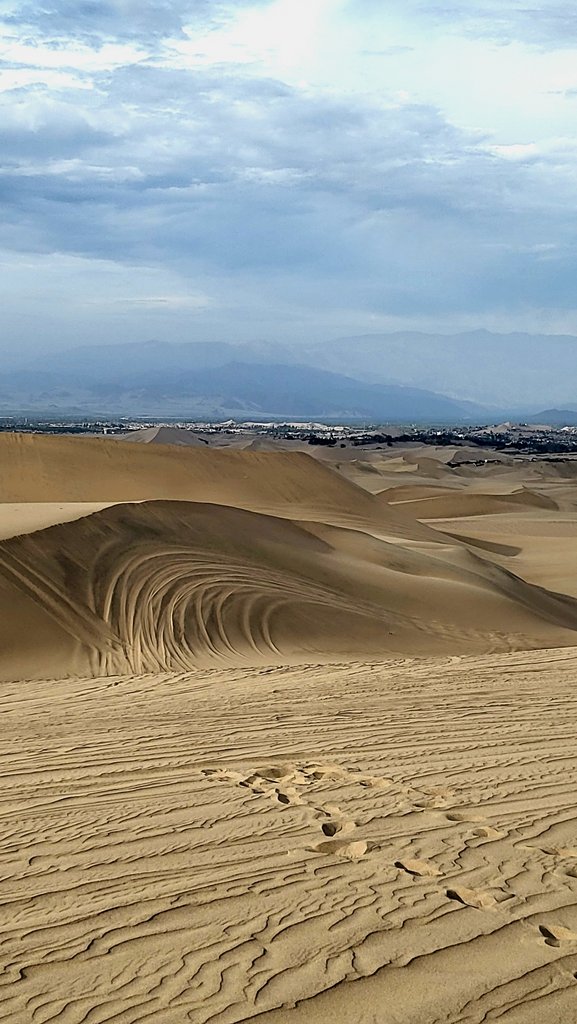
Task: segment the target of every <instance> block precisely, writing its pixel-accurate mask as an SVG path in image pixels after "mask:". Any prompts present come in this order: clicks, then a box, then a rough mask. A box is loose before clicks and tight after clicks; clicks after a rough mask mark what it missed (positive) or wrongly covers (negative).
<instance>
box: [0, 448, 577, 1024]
mask: <svg viewBox="0 0 577 1024" xmlns="http://www.w3.org/2000/svg"><path fill="white" fill-rule="evenodd" d="M247 443H248V442H247V441H246V439H245V440H243V442H242V444H244V445H246V444H247ZM264 447H265V448H268V447H269V445H265V446H264ZM331 453H332V454H331ZM353 454H354V458H353V457H344V458H343V457H342V456H340V455H339V452H338V451H336V450H334V449H330V450H329V453H327V452H321V451H320V450H319V451H318V452H317V451H311V452H306V453H305V452H300V451H298V450H292V451H286V450H285V451H282V450H281V451H279V450H276V449H274V448H273V450H271V451H268V450H261V446H260V444H257V445H255V446H254V447H248V448H246V447H245V449H244V450H243V448H242V447H240V442H239V446H238V447H235V445H231V446H230V447H225V446H223V447H220V448H219V447H216V450H213V449H212V448H211V449H207V446H205V445H201V446H198V447H197V446H181V447H177V446H174V445H170V444H168V445H166V444H154V443H152V444H122V443H119V442H118V441H117V440H106V439H104V440H103V439H95V438H89V439H87V438H49V437H33V436H19V435H7V434H1V435H0V460H1V465H2V474H1V475H0V611H1V613H2V614H1V616H0V713H1V716H2V722H3V733H2V740H0V777H1V778H2V787H1V790H0V818H1V820H2V837H3V838H2V845H1V846H0V863H1V865H2V872H1V874H0V922H1V924H0V951H1V954H2V960H3V967H4V974H3V978H2V984H1V985H0V1020H1V1021H6V1022H8V1024H38V1022H40V1024H104V1022H114V1024H140V1022H144V1021H150V1022H151V1024H187V1022H190V1021H193V1022H194V1024H236V1022H240V1021H245V1020H251V1019H254V1018H256V1019H260V1020H262V1021H263V1022H266V1024H305V1022H306V1024H329V1022H330V1024H401V1022H402V1024H437V1022H438V1024H440V1022H441V1021H442V1022H444V1024H481V1022H485V1021H487V1022H488V1021H491V1020H499V1021H500V1022H502V1024H542V1022H543V1021H551V1022H552V1024H577V980H576V978H577V812H576V810H575V785H576V784H577V748H576V745H575V731H576V729H577V705H576V701H575V675H576V673H577V653H576V652H577V585H576V584H575V580H576V579H577V543H576V542H577V477H576V475H575V472H574V470H573V469H572V468H571V467H570V466H568V465H563V464H560V465H559V466H557V465H554V464H550V463H538V462H531V463H523V461H522V460H507V461H503V462H501V463H498V464H496V465H491V464H487V465H485V464H483V465H478V466H477V465H458V464H457V463H460V461H461V460H462V458H463V454H462V453H459V452H455V451H453V450H446V449H439V450H438V451H437V450H435V449H430V450H427V449H422V448H420V447H415V446H407V448H406V450H404V451H403V450H400V451H399V450H397V451H395V449H392V450H390V451H382V450H376V449H374V448H373V449H372V450H366V451H356V452H354V453H353ZM465 455H467V456H468V453H465Z"/></svg>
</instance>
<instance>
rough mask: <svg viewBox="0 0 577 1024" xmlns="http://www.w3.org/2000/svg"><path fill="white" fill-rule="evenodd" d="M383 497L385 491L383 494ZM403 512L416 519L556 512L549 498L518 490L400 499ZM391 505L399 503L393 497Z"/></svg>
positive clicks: (526, 489)
mask: <svg viewBox="0 0 577 1024" xmlns="http://www.w3.org/2000/svg"><path fill="white" fill-rule="evenodd" d="M385 495H386V492H385ZM400 502H401V503H402V504H403V505H404V506H410V509H409V508H407V511H409V510H410V511H411V512H413V514H414V515H415V516H416V517H417V518H418V519H455V518H457V517H460V516H487V515H492V514H493V513H495V512H505V511H507V510H510V511H512V512H517V513H518V512H519V508H520V507H521V508H543V509H557V504H556V502H555V501H553V499H552V498H549V497H547V496H546V495H544V494H539V493H538V492H537V491H533V490H529V489H528V488H522V489H521V490H520V491H513V492H511V493H509V494H487V493H485V494H481V493H475V492H472V493H470V492H465V493H452V492H451V493H448V494H447V493H445V494H437V495H431V496H427V497H422V498H420V497H417V498H412V499H410V498H409V499H407V498H402V499H400ZM395 503H397V504H398V503H399V498H398V497H397V498H396V501H395Z"/></svg>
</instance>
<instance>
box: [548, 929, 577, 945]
mask: <svg viewBox="0 0 577 1024" xmlns="http://www.w3.org/2000/svg"><path fill="white" fill-rule="evenodd" d="M539 931H540V932H541V935H542V936H543V938H544V939H545V945H547V946H555V947H558V946H561V945H562V943H565V942H577V934H576V933H575V932H572V931H571V929H570V928H565V927H564V926H563V925H561V924H550V925H546V924H540V925H539Z"/></svg>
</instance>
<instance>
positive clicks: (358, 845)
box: [311, 839, 369, 861]
mask: <svg viewBox="0 0 577 1024" xmlns="http://www.w3.org/2000/svg"><path fill="white" fill-rule="evenodd" d="M368 848H369V844H368V843H367V842H365V840H364V839H357V840H355V841H354V842H351V843H348V842H347V841H346V840H340V839H333V840H329V841H328V842H326V843H318V844H317V845H316V846H312V847H311V850H312V852H313V853H325V854H326V853H328V854H335V855H336V856H337V857H343V858H344V859H345V860H352V861H354V860H360V859H361V857H364V855H365V853H366V852H367V850H368Z"/></svg>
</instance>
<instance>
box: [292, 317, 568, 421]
mask: <svg viewBox="0 0 577 1024" xmlns="http://www.w3.org/2000/svg"><path fill="white" fill-rule="evenodd" d="M301 358H302V355H301ZM302 361H303V362H311V363H313V364H314V365H316V366H323V367H325V368H326V369H328V370H332V371H334V372H335V373H347V374H349V375H350V376H353V377H356V378H359V379H364V380H369V381H372V382H375V383H376V382H378V381H387V382H389V383H392V382H394V383H396V384H404V385H411V386H413V387H419V388H427V389H428V390H431V391H439V392H442V393H443V394H446V395H452V396H453V397H458V398H459V399H468V400H469V401H474V402H481V403H482V404H489V405H494V406H501V407H502V408H507V409H510V410H515V409H519V410H520V409H523V408H524V409H530V408H542V407H543V405H544V404H545V403H547V404H548V405H550V406H559V407H562V408H565V407H566V406H567V405H571V404H573V402H574V401H575V398H576V396H577V338H576V337H573V336H571V335H532V334H492V333H491V332H489V331H472V332H469V333H464V334H455V335H437V334H420V333H417V332H414V333H396V334H368V335H362V336H359V337H352V338H340V339H338V340H336V341H334V342H331V343H330V344H326V345H316V346H314V348H312V349H309V350H308V352H307V357H306V359H303V360H302Z"/></svg>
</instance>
